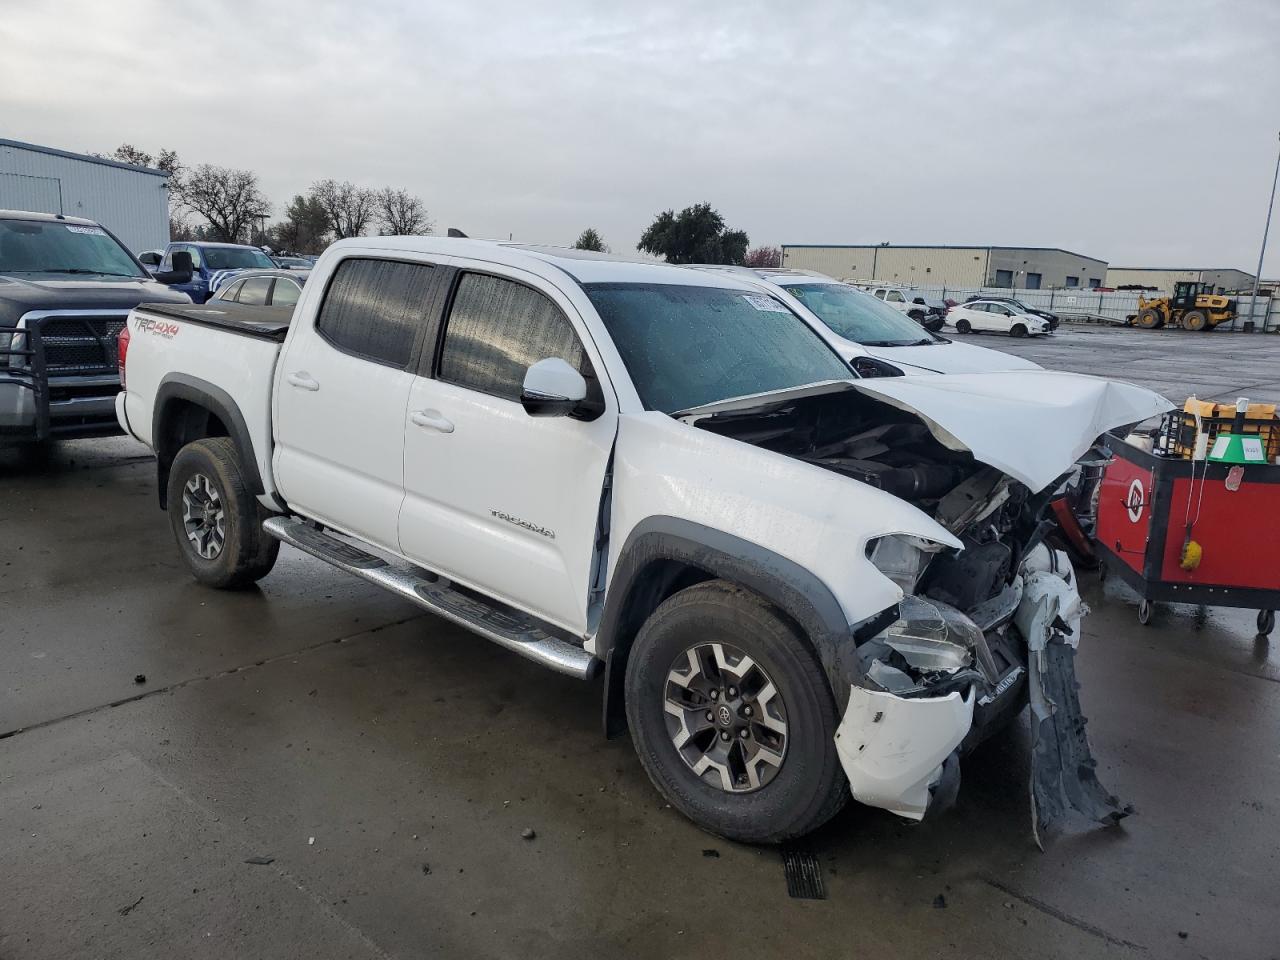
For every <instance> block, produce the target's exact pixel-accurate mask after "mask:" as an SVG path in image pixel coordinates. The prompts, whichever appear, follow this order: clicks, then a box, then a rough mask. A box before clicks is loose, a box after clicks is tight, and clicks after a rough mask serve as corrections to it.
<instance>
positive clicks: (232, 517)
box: [168, 437, 280, 589]
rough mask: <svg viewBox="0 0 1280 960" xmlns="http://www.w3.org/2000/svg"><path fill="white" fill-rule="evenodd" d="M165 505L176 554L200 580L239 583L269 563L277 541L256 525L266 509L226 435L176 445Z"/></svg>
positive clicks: (257, 574)
mask: <svg viewBox="0 0 1280 960" xmlns="http://www.w3.org/2000/svg"><path fill="white" fill-rule="evenodd" d="M168 509H169V525H170V526H171V527H172V528H173V535H174V539H175V540H177V542H178V549H179V551H181V553H182V558H183V560H185V561H186V563H187V567H188V568H189V569H190V570H191V575H192V576H194V577H195V578H196V579H197V580H199V581H200V582H201V583H203V584H205V585H206V586H210V587H216V588H218V589H233V588H235V587H243V586H246V585H247V584H250V583H253V582H255V581H257V580H261V579H262V578H263V577H265V576H266V575H267V574H268V573H270V572H271V568H272V567H273V566H275V562H276V557H277V555H278V554H279V553H280V541H279V540H277V539H275V537H272V536H270V535H269V534H268V533H267V532H266V531H265V530H263V529H262V521H263V520H264V519H265V518H266V516H267V512H266V511H265V510H263V509H262V507H261V506H260V505H259V504H258V501H257V500H256V499H255V498H254V496H253V494H252V493H251V492H250V491H249V488H248V485H247V484H246V483H245V480H244V473H243V470H242V468H241V465H240V457H239V454H237V453H236V449H235V446H234V445H233V444H232V443H231V441H230V440H229V439H227V438H226V437H208V438H206V439H204V440H196V441H195V442H193V443H189V444H187V445H186V446H185V447H183V448H182V449H181V450H179V451H178V455H177V456H176V457H175V458H174V460H173V468H172V469H171V470H170V471H169V493H168Z"/></svg>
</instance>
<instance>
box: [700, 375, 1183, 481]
mask: <svg viewBox="0 0 1280 960" xmlns="http://www.w3.org/2000/svg"><path fill="white" fill-rule="evenodd" d="M844 390H857V391H859V392H860V393H863V394H865V395H867V396H869V397H873V398H874V399H876V400H881V401H883V402H885V403H888V404H890V405H891V406H894V407H897V408H898V409H900V410H905V411H907V412H908V413H912V414H915V415H916V416H918V417H919V418H920V419H921V420H923V421H924V422H925V423H926V424H927V425H928V427H929V429H930V431H931V432H932V433H933V435H934V436H935V437H936V438H937V439H938V441H939V442H940V443H942V444H943V445H944V446H946V447H948V448H950V449H952V450H960V451H967V452H969V453H971V454H973V456H974V458H975V459H977V460H979V461H981V462H982V463H985V464H988V465H989V466H992V467H995V468H996V469H997V470H1000V471H1001V472H1003V473H1006V474H1008V475H1009V476H1011V477H1013V478H1014V479H1015V480H1019V481H1021V482H1022V483H1024V484H1026V485H1027V487H1029V488H1030V489H1031V491H1032V492H1039V491H1040V490H1043V489H1044V488H1045V487H1047V486H1048V485H1049V484H1051V483H1052V482H1053V481H1054V480H1056V479H1057V478H1058V477H1060V476H1061V475H1062V474H1063V473H1065V472H1066V471H1067V470H1069V469H1070V468H1071V465H1072V464H1073V463H1075V462H1076V460H1078V459H1079V458H1080V456H1081V454H1083V453H1084V452H1085V451H1086V450H1088V449H1089V447H1090V445H1092V443H1093V442H1094V440H1095V439H1097V437H1099V436H1100V435H1101V434H1103V433H1106V432H1107V431H1108V430H1111V429H1113V428H1115V427H1119V426H1123V425H1124V424H1129V423H1138V422H1140V421H1143V420H1147V419H1149V418H1151V417H1154V416H1157V415H1159V414H1161V413H1164V412H1165V411H1166V410H1171V409H1173V404H1171V403H1170V402H1169V401H1168V400H1166V399H1165V398H1164V397H1162V396H1160V395H1159V394H1157V393H1153V392H1152V391H1150V390H1147V389H1145V388H1144V387H1138V386H1134V385H1133V384H1131V383H1123V382H1121V381H1118V380H1104V379H1102V378H1100V377H1091V376H1086V375H1085V374H1080V373H1063V372H1060V371H1054V370H1013V371H1004V372H996V373H960V374H952V375H948V376H933V375H921V376H906V377H881V378H876V379H866V380H830V381H827V382H824V383H813V384H809V385H807V386H804V387H796V388H794V389H791V390H777V391H774V392H772V393H762V394H756V395H754V396H750V397H737V398H735V399H732V400H723V401H720V402H718V403H709V404H706V405H704V406H701V407H697V408H695V409H693V410H684V411H681V412H680V414H678V416H679V417H680V418H681V419H683V420H686V421H688V422H691V423H692V422H696V421H697V420H698V419H700V418H701V417H704V416H709V415H712V414H717V413H727V412H731V411H732V412H743V411H747V410H766V409H768V408H769V407H773V406H780V405H782V404H785V403H789V402H791V401H792V400H795V399H797V398H799V397H805V396H816V395H818V394H824V393H838V392H841V391H844Z"/></svg>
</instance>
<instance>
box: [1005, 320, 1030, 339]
mask: <svg viewBox="0 0 1280 960" xmlns="http://www.w3.org/2000/svg"><path fill="white" fill-rule="evenodd" d="M1026 335H1027V327H1026V324H1023V323H1015V324H1014V325H1013V327H1012V329H1010V330H1009V336H1011V337H1025V336H1026Z"/></svg>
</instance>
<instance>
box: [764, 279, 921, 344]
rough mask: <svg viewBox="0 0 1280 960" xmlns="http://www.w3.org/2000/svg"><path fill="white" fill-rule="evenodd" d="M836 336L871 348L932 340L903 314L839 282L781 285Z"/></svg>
mask: <svg viewBox="0 0 1280 960" xmlns="http://www.w3.org/2000/svg"><path fill="white" fill-rule="evenodd" d="M783 289H785V290H786V291H787V293H789V294H791V295H792V296H793V297H795V298H796V299H797V300H799V301H800V302H801V303H803V304H804V305H805V306H806V307H808V308H809V310H810V311H811V312H812V313H813V314H815V315H816V316H817V318H818V319H819V320H821V321H822V322H823V323H825V324H826V325H827V326H828V327H830V328H831V330H832V332H833V333H835V334H836V335H837V336H840V337H844V338H845V339H846V340H852V341H853V342H854V343H861V344H865V345H866V346H873V347H907V346H915V345H917V344H922V343H933V342H934V340H935V339H936V338H935V337H932V336H931V335H930V334H929V333H928V332H927V331H926V330H925V329H924V327H922V326H920V324H918V323H916V322H915V321H914V320H912V319H911V318H910V317H908V316H907V315H906V314H904V313H899V312H898V311H897V310H895V309H894V308H893V307H889V306H885V304H884V303H883V302H882V301H880V300H877V299H876V298H875V297H873V296H871V294H869V293H862V292H861V291H859V290H855V289H853V287H847V286H845V285H844V284H842V283H790V284H787V286H786V287H784V288H783Z"/></svg>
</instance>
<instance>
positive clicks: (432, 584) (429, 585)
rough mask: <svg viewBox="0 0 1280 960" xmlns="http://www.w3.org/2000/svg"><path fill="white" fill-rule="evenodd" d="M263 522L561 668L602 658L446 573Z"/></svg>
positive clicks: (571, 671)
mask: <svg viewBox="0 0 1280 960" xmlns="http://www.w3.org/2000/svg"><path fill="white" fill-rule="evenodd" d="M262 528H263V529H264V530H266V531H267V533H269V534H271V536H273V537H275V538H276V539H277V540H279V541H281V542H282V543H287V544H289V546H291V547H296V548H297V549H299V550H301V551H302V552H303V553H308V554H310V555H311V556H313V557H315V558H317V559H319V560H323V561H324V562H325V563H329V564H332V565H333V566H335V567H338V568H339V569H340V570H345V571H346V572H347V573H350V574H352V575H353V576H357V577H360V578H361V579H362V580H368V581H369V582H370V583H372V584H376V585H377V586H379V587H382V588H383V589H384V590H390V591H391V592H392V593H396V594H399V595H400V596H402V597H404V598H405V599H406V600H409V601H412V602H413V603H416V604H417V605H418V606H420V607H422V608H423V609H425V610H428V611H430V612H431V613H434V614H435V615H436V616H438V617H443V618H444V619H445V620H448V621H449V622H451V623H456V624H457V625H458V626H460V627H465V628H466V629H467V630H470V631H472V632H473V633H478V634H480V636H482V637H484V638H485V639H487V640H492V641H493V642H494V643H496V644H498V645H499V646H501V647H506V648H507V649H508V650H512V651H514V652H516V653H518V654H520V655H521V656H522V657H528V658H529V659H530V660H534V661H537V662H538V663H540V664H542V665H543V666H544V667H550V668H551V669H552V670H555V671H557V672H558V673H563V674H567V675H568V676H571V677H577V678H578V679H579V680H586V679H588V678H590V677H591V676H593V675H594V674H595V673H596V671H597V670H598V669H599V667H600V661H599V660H597V659H596V658H595V657H593V656H591V654H589V653H587V652H586V651H585V650H583V649H582V647H580V646H576V645H574V644H572V643H569V642H568V641H566V640H562V639H560V638H559V637H556V636H553V635H552V634H551V633H549V632H548V631H547V629H544V627H542V626H541V625H539V622H538V621H537V620H536V619H535V618H533V617H530V616H527V615H526V614H522V613H519V612H518V611H514V610H508V609H506V608H499V607H497V606H495V605H491V604H488V603H485V602H484V601H483V600H481V599H479V598H478V597H476V596H474V595H473V594H471V593H463V592H462V591H460V590H457V589H455V588H454V587H453V586H452V585H451V584H450V583H449V581H448V580H445V579H444V578H443V577H436V576H434V575H433V574H425V573H424V572H423V571H418V570H415V569H413V568H411V567H408V566H405V565H400V564H395V563H390V562H388V561H387V560H384V559H383V558H382V557H379V556H376V555H374V554H372V553H368V552H366V551H364V550H362V549H360V548H359V547H357V546H355V545H353V544H351V543H348V542H347V541H345V540H339V539H338V538H337V537H334V536H330V535H329V534H327V533H324V532H322V531H320V530H317V529H316V528H315V527H313V526H311V525H310V524H308V523H306V522H304V521H302V520H295V519H292V518H289V517H271V518H269V519H267V520H265V521H263V524H262Z"/></svg>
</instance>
